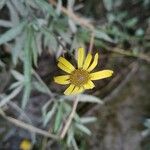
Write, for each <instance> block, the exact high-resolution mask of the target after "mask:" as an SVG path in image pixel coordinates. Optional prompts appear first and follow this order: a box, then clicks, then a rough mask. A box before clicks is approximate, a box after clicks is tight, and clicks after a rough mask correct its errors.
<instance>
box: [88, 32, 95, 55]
mask: <svg viewBox="0 0 150 150" xmlns="http://www.w3.org/2000/svg"><path fill="white" fill-rule="evenodd" d="M94 38H95V33H94V32H92V33H91V40H90V46H89V52H92V49H93V45H94Z"/></svg>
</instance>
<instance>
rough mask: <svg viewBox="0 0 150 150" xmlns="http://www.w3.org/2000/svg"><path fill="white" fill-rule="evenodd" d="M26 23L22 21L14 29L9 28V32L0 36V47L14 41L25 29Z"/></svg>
mask: <svg viewBox="0 0 150 150" xmlns="http://www.w3.org/2000/svg"><path fill="white" fill-rule="evenodd" d="M26 23H27V22H26V21H23V22H21V23H20V24H18V25H17V26H15V27H14V28H11V29H10V30H8V31H6V32H5V33H4V34H2V35H1V36H0V45H1V44H3V43H6V42H8V41H10V40H12V39H14V38H15V37H16V36H17V35H19V34H20V33H21V31H22V30H23V28H24V27H25V25H26Z"/></svg>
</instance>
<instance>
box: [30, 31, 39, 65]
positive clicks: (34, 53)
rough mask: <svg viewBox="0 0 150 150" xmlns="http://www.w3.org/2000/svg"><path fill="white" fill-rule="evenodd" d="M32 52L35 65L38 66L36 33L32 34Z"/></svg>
mask: <svg viewBox="0 0 150 150" xmlns="http://www.w3.org/2000/svg"><path fill="white" fill-rule="evenodd" d="M31 51H32V57H33V62H34V65H35V66H37V59H38V48H37V44H36V40H35V34H34V32H33V33H32V36H31Z"/></svg>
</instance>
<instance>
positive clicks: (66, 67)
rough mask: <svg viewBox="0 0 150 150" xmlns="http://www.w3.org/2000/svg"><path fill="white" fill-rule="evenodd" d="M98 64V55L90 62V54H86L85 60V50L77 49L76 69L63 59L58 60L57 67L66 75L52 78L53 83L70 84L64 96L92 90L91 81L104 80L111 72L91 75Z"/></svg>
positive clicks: (92, 84)
mask: <svg viewBox="0 0 150 150" xmlns="http://www.w3.org/2000/svg"><path fill="white" fill-rule="evenodd" d="M97 63H98V53H96V54H95V56H94V59H93V61H92V55H91V53H88V54H87V56H86V58H85V50H84V49H83V48H79V49H78V55H77V68H75V67H74V66H73V65H72V64H71V63H70V62H69V61H68V60H66V59H65V58H64V57H59V58H58V67H59V68H60V69H62V70H63V71H65V72H67V73H68V74H67V75H61V76H56V77H54V81H55V82H56V83H58V84H63V85H66V84H70V85H69V86H68V88H67V89H66V90H65V92H64V94H65V95H71V94H78V93H81V92H83V91H84V90H86V89H92V88H94V87H95V85H94V83H93V82H92V81H93V80H99V79H104V78H108V77H110V76H112V74H113V71H112V70H102V71H98V72H94V73H91V71H93V69H94V68H95V67H96V65H97Z"/></svg>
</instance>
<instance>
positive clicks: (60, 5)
mask: <svg viewBox="0 0 150 150" xmlns="http://www.w3.org/2000/svg"><path fill="white" fill-rule="evenodd" d="M61 7H62V0H58V2H57V8H56V13H57V14H58V15H60V14H61Z"/></svg>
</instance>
